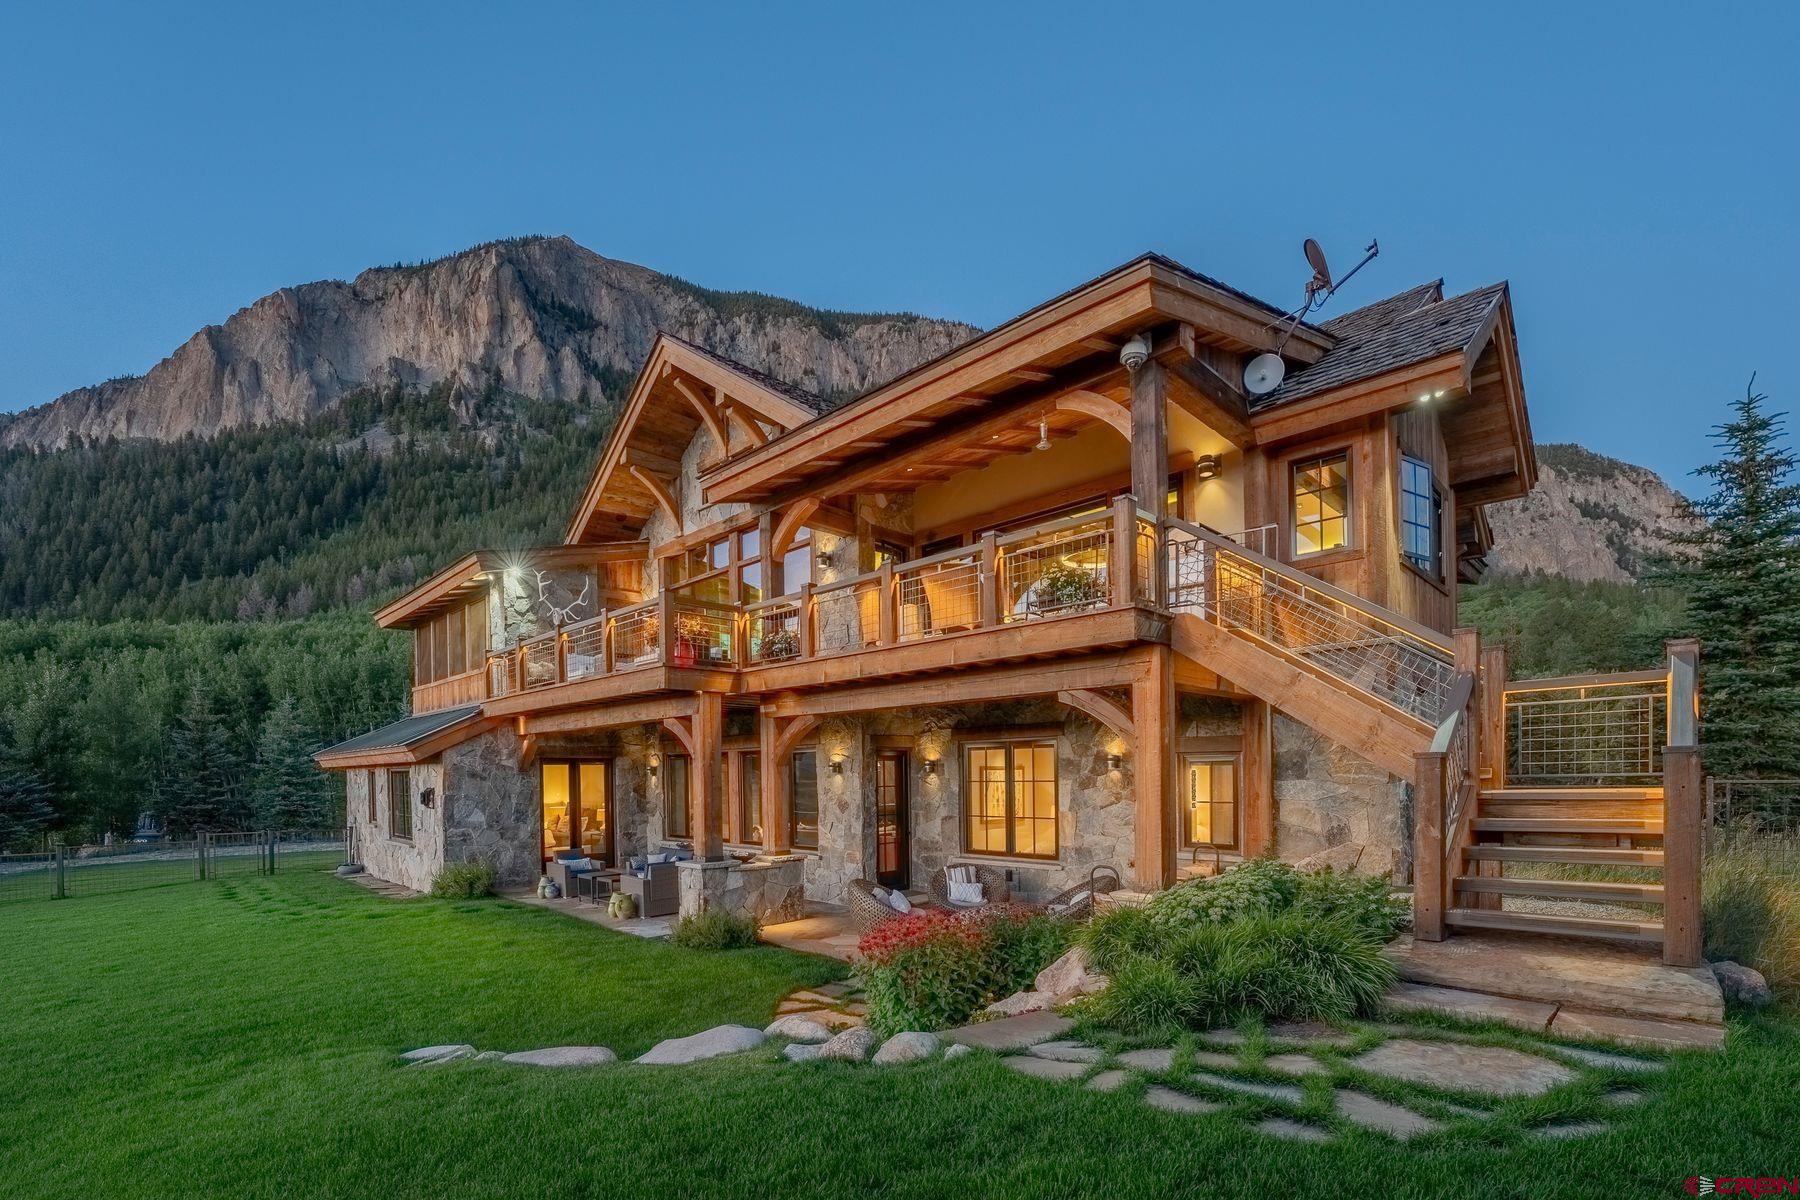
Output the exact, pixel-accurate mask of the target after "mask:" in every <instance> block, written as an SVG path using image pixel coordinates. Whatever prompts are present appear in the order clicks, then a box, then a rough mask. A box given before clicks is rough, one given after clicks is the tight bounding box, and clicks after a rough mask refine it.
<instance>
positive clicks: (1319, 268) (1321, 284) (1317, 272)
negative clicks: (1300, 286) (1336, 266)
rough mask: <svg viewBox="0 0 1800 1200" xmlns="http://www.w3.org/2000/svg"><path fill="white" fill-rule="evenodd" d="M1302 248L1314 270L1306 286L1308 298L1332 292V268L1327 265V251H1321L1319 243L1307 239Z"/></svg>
mask: <svg viewBox="0 0 1800 1200" xmlns="http://www.w3.org/2000/svg"><path fill="white" fill-rule="evenodd" d="M1300 248H1301V250H1302V251H1304V252H1305V254H1306V261H1307V262H1308V263H1310V264H1311V265H1312V269H1313V277H1312V279H1311V280H1310V281H1308V283H1307V285H1306V294H1307V296H1308V297H1309V298H1310V297H1312V296H1313V295H1315V294H1317V293H1319V292H1329V291H1331V268H1330V267H1328V266H1326V265H1325V251H1323V250H1321V249H1319V243H1317V242H1315V241H1313V240H1312V239H1311V238H1307V239H1306V242H1305V243H1304V244H1303V245H1302V246H1301V247H1300Z"/></svg>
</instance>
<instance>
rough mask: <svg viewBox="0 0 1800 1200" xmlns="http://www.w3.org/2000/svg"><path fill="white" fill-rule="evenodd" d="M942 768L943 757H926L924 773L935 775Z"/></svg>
mask: <svg viewBox="0 0 1800 1200" xmlns="http://www.w3.org/2000/svg"><path fill="white" fill-rule="evenodd" d="M943 769H944V760H943V759H941V758H928V759H926V760H925V774H927V775H936V774H938V773H940V772H941V771H943Z"/></svg>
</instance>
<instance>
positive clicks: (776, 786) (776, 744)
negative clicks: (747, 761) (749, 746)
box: [756, 709, 819, 853]
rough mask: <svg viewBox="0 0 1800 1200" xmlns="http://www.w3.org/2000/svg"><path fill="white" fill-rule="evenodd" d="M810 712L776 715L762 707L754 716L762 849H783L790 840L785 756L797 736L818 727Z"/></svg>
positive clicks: (790, 822) (781, 850)
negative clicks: (760, 800)
mask: <svg viewBox="0 0 1800 1200" xmlns="http://www.w3.org/2000/svg"><path fill="white" fill-rule="evenodd" d="M818 724H819V719H818V718H817V717H813V716H799V717H786V718H783V717H778V716H776V715H774V714H773V713H771V712H769V711H768V710H766V709H765V710H764V711H763V713H762V714H761V716H760V717H759V718H758V719H757V742H758V745H757V748H758V751H759V753H758V757H757V762H756V769H757V773H758V774H759V775H760V776H761V777H762V808H763V813H762V817H763V849H764V851H766V852H770V853H784V852H786V851H787V850H788V849H789V847H790V846H791V845H792V843H793V809H792V806H791V804H790V802H789V799H788V773H787V770H786V763H787V757H788V755H789V754H792V753H793V750H794V747H795V746H797V745H798V744H799V743H800V739H801V738H803V737H805V736H806V735H807V734H809V733H811V732H812V731H813V730H814V729H815V728H817V727H818Z"/></svg>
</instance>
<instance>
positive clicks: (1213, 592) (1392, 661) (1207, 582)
mask: <svg viewBox="0 0 1800 1200" xmlns="http://www.w3.org/2000/svg"><path fill="white" fill-rule="evenodd" d="M1166 524H1167V526H1168V536H1167V545H1166V551H1165V553H1166V556H1167V557H1166V561H1167V566H1166V568H1165V569H1166V572H1167V579H1168V587H1169V606H1170V607H1171V608H1173V609H1175V610H1176V611H1185V612H1193V613H1197V614H1200V615H1202V616H1204V617H1206V618H1207V619H1208V620H1212V621H1216V622H1218V623H1219V624H1220V625H1222V626H1225V627H1226V628H1228V629H1232V630H1234V631H1236V632H1238V633H1240V634H1244V635H1247V636H1249V637H1251V638H1253V639H1255V640H1257V641H1260V642H1262V643H1264V644H1265V645H1267V646H1269V647H1271V648H1272V649H1274V650H1275V651H1276V652H1278V653H1279V654H1282V655H1284V656H1286V657H1288V658H1291V659H1294V660H1297V661H1299V662H1304V663H1306V664H1308V665H1310V666H1312V667H1315V668H1317V669H1318V670H1320V671H1323V672H1324V673H1325V674H1327V675H1330V676H1332V677H1333V678H1335V679H1338V680H1341V681H1342V682H1344V683H1347V684H1349V685H1350V686H1351V687H1354V688H1355V689H1356V690H1358V691H1360V692H1363V693H1365V694H1367V695H1370V696H1373V697H1375V698H1376V699H1379V700H1381V701H1383V702H1385V703H1387V704H1389V705H1391V706H1393V707H1394V708H1397V709H1399V710H1401V711H1402V712H1404V713H1407V714H1408V715H1410V716H1412V717H1414V718H1416V719H1418V720H1420V721H1424V722H1426V723H1428V724H1433V725H1435V724H1436V723H1437V722H1438V721H1439V719H1440V718H1441V717H1442V716H1443V714H1444V712H1445V708H1446V705H1447V704H1448V703H1449V700H1450V691H1451V687H1452V686H1453V684H1454V683H1455V679H1456V670H1455V668H1454V667H1453V665H1452V662H1451V655H1450V647H1449V645H1448V644H1447V643H1446V642H1445V641H1444V639H1443V637H1442V636H1441V635H1439V634H1437V633H1434V632H1432V631H1431V630H1428V629H1425V628H1424V627H1422V626H1418V625H1413V624H1411V623H1406V622H1403V621H1402V620H1401V619H1399V618H1398V617H1397V616H1395V614H1392V613H1387V612H1386V610H1384V609H1381V608H1379V607H1378V606H1376V605H1374V604H1372V603H1370V602H1369V601H1367V600H1364V599H1362V598H1361V597H1359V596H1355V595H1352V594H1350V593H1349V592H1345V591H1342V590H1340V589H1338V588H1335V587H1332V586H1331V585H1330V584H1327V583H1323V582H1321V581H1319V580H1317V579H1314V578H1313V577H1312V576H1310V575H1308V574H1306V573H1305V572H1304V571H1300V570H1297V569H1296V568H1294V567H1291V566H1288V565H1287V564H1285V563H1280V562H1277V561H1275V560H1274V559H1271V558H1266V557H1264V556H1263V555H1260V554H1257V553H1255V552H1253V551H1250V550H1248V549H1246V548H1244V547H1242V546H1240V545H1238V544H1237V543H1235V542H1232V541H1231V540H1229V539H1228V538H1226V537H1225V536H1223V535H1222V534H1217V533H1214V532H1213V531H1211V530H1209V529H1206V528H1204V527H1202V526H1199V525H1192V524H1189V523H1188V522H1186V521H1177V520H1170V521H1168V522H1166Z"/></svg>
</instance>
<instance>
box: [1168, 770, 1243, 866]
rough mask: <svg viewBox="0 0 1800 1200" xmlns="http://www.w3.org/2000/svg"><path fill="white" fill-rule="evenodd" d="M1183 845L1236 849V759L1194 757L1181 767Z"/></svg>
mask: <svg viewBox="0 0 1800 1200" xmlns="http://www.w3.org/2000/svg"><path fill="white" fill-rule="evenodd" d="M1181 767H1182V770H1181V786H1182V796H1181V798H1182V811H1181V844H1182V845H1183V846H1190V847H1191V846H1204V847H1209V848H1211V847H1217V848H1220V849H1229V848H1231V847H1234V846H1236V845H1237V842H1238V838H1237V780H1238V769H1237V758H1236V757H1235V756H1233V755H1217V754H1191V755H1188V756H1187V757H1186V758H1184V759H1183V760H1182V763H1181Z"/></svg>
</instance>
